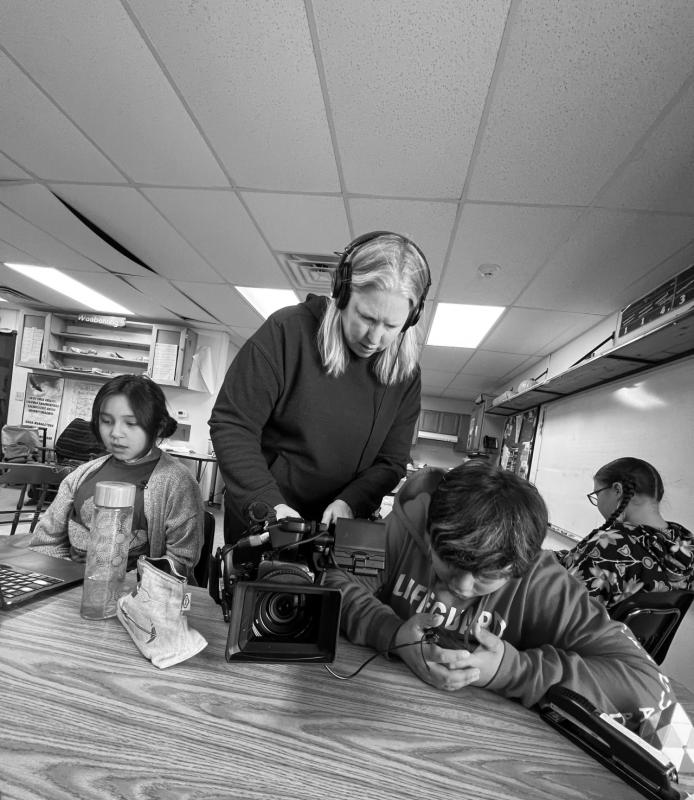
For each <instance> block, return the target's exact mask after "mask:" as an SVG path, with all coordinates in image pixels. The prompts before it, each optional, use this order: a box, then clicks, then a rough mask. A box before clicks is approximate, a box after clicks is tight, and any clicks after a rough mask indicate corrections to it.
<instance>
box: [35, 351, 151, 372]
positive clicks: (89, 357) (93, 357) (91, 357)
mask: <svg viewBox="0 0 694 800" xmlns="http://www.w3.org/2000/svg"><path fill="white" fill-rule="evenodd" d="M48 352H49V353H52V354H53V355H55V356H61V357H63V358H64V357H66V356H68V357H70V358H75V359H77V360H80V359H81V360H83V361H97V362H98V361H100V362H102V363H105V364H123V365H126V364H128V365H130V366H133V367H144V368H145V369H146V368H147V363H148V362H147V359H144V360H143V359H139V358H115V357H114V356H102V355H98V354H97V353H74V352H72V351H71V350H54V349H51V350H49V351H48Z"/></svg>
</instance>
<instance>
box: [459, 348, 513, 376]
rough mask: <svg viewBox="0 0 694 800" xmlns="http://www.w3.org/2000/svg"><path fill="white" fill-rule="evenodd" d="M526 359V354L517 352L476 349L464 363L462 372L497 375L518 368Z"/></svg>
mask: <svg viewBox="0 0 694 800" xmlns="http://www.w3.org/2000/svg"><path fill="white" fill-rule="evenodd" d="M527 360H528V357H527V355H519V354H517V353H494V352H492V351H491V350H476V351H475V352H474V353H473V354H472V355H471V356H470V360H469V361H468V362H467V363H466V364H465V368H464V370H463V372H464V373H469V374H470V375H481V376H489V377H490V378H494V377H497V376H504V375H507V374H508V373H509V372H511V370H514V369H518V368H519V367H520V366H521V364H524V363H525V362H526V361H527Z"/></svg>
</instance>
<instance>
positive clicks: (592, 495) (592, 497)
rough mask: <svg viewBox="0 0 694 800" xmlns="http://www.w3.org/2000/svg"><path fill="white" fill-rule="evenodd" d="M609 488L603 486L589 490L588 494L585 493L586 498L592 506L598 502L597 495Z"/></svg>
mask: <svg viewBox="0 0 694 800" xmlns="http://www.w3.org/2000/svg"><path fill="white" fill-rule="evenodd" d="M609 488H611V487H609V486H603V487H602V489H596V490H595V491H594V492H591V493H590V494H587V495H586V497H587V498H588V500H589V501H590V502H591V503H592V504H593V505H594V506H596V505H597V504H598V495H599V494H600V492H604V491H605V490H606V489H609Z"/></svg>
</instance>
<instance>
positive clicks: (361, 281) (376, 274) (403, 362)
mask: <svg viewBox="0 0 694 800" xmlns="http://www.w3.org/2000/svg"><path fill="white" fill-rule="evenodd" d="M350 266H351V277H350V287H349V288H350V291H351V290H352V289H355V290H356V291H360V290H365V289H371V288H375V289H381V290H383V291H387V292H392V293H398V294H401V295H403V296H404V297H406V298H407V299H408V300H409V302H410V309H411V310H413V309H415V308H416V307H417V306H418V305H419V303H420V301H421V299H422V296H423V295H424V294H425V292H426V290H427V288H428V286H429V280H430V277H429V268H428V266H427V264H426V261H425V260H424V258H423V256H422V254H421V252H420V251H419V250H418V248H417V247H416V246H415V245H414V244H413V243H412V242H410V241H409V240H408V239H406V238H405V237H403V236H400V235H398V234H395V233H393V234H390V233H389V234H383V235H381V236H378V237H377V238H375V239H372V240H370V241H368V242H365V243H364V244H362V245H360V246H359V247H357V248H356V249H355V251H354V252H353V253H352V254H351V256H350ZM317 339H318V341H317V344H318V351H319V353H320V356H321V360H322V362H323V366H324V367H325V370H326V372H327V373H328V375H332V376H334V377H339V376H340V375H342V374H344V372H345V370H346V369H347V364H348V363H349V359H350V351H349V347H348V345H347V342H346V341H345V337H344V335H343V332H342V315H341V310H340V309H339V308H338V307H337V303H336V301H335V298H332V297H331V298H330V299H329V301H328V306H327V308H326V310H325V313H324V314H323V319H322V320H321V323H320V327H319V329H318V337H317ZM420 347H421V342H420V336H419V324H417V325H413V326H411V327H409V328H407V330H406V331H404V332H402V333H400V334H398V336H397V337H396V338H395V339H394V340H393V341H392V342H391V343H390V345H389V346H388V347H387V348H386V349H385V350H383V351H382V352H380V353H379V354H378V355H377V356H376V357H375V358H374V360H373V362H372V370H373V372H374V374H375V375H376V377H377V379H378V381H379V382H380V383H382V384H384V385H388V384H393V383H398V382H400V381H404V380H406V379H407V378H409V377H410V376H411V375H412V374H413V373H414V372H415V370H416V369H417V364H418V360H419V350H420Z"/></svg>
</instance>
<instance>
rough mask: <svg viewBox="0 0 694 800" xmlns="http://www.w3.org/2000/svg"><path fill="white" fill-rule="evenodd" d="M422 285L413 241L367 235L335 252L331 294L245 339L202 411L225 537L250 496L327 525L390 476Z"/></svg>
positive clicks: (415, 345) (408, 432) (403, 441)
mask: <svg viewBox="0 0 694 800" xmlns="http://www.w3.org/2000/svg"><path fill="white" fill-rule="evenodd" d="M430 282H431V278H430V275H429V267H428V265H427V262H426V259H425V257H424V255H423V254H422V252H421V250H420V249H419V248H418V247H417V246H416V245H415V244H414V242H412V241H410V240H409V239H407V238H405V237H404V236H401V235H399V234H396V233H390V232H387V231H375V232H373V233H368V234H365V235H363V236H360V237H358V238H357V239H355V240H354V241H353V242H351V243H350V244H349V245H348V246H347V248H346V250H345V251H344V253H342V256H341V259H340V262H339V264H338V266H337V269H336V272H335V278H334V282H333V291H332V297H330V298H328V297H318V296H315V295H308V297H307V299H306V300H305V301H304V302H303V303H300V304H299V305H296V306H291V307H289V308H284V309H281V310H280V311H277V312H275V313H274V314H272V315H271V316H270V317H269V318H268V319H267V320H266V322H265V323H264V324H263V325H262V326H261V328H260V329H259V330H258V331H257V333H255V334H254V335H253V336H252V337H251V338H250V339H249V340H248V341H247V342H246V343H245V344H244V346H243V347H242V348H241V350H240V351H239V353H238V355H237V356H236V358H235V360H234V362H233V363H232V365H231V366H230V368H229V370H228V372H227V375H226V378H225V380H224V383H223V385H222V388H221V390H220V392H219V396H218V397H217V401H216V404H215V406H214V409H213V411H212V416H211V418H210V431H211V436H212V441H213V443H214V448H215V453H216V455H217V459H218V461H219V465H220V468H221V472H222V475H223V477H224V480H225V484H226V499H225V531H224V535H225V540H226V541H227V542H234V541H236V540H238V538H239V537H240V536H241V535H242V534H243V532H244V531H245V530H246V529H247V527H248V509H249V507H250V505H251V504H252V503H255V502H263V503H265V504H267V505H268V506H270V507H272V508H274V509H275V512H276V514H277V516H278V518H281V517H287V516H295V517H296V516H299V517H303V518H304V519H309V520H314V521H319V522H323V523H326V524H329V523H331V522H334V521H335V520H336V519H337V518H338V517H354V516H357V517H367V516H369V515H370V514H371V513H372V512H374V511H375V510H376V509H377V508H378V507H379V505H380V503H381V499H382V497H383V495H384V494H387V493H388V492H389V491H390V490H391V489H392V488H393V487H395V486H396V485H397V483H398V481H399V480H400V478H402V476H403V475H404V474H405V471H406V464H407V459H408V457H409V452H410V444H411V441H412V434H413V429H414V425H415V422H416V420H417V417H418V414H419V406H420V374H419V365H418V354H419V342H418V340H417V323H418V322H419V320H420V318H421V315H422V310H423V308H424V300H425V298H426V295H427V291H428V289H429V285H430Z"/></svg>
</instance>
